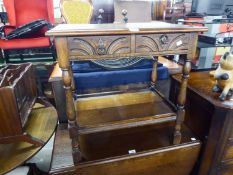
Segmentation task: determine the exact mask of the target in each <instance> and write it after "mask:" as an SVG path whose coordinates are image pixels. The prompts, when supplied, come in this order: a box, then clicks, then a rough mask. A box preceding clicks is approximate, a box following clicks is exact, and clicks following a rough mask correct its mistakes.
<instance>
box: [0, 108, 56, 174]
mask: <svg viewBox="0 0 233 175" xmlns="http://www.w3.org/2000/svg"><path fill="white" fill-rule="evenodd" d="M56 126H57V112H56V109H55V108H54V107H44V106H41V105H40V104H36V105H35V106H34V109H33V110H32V112H31V114H30V116H29V119H28V121H27V123H26V125H25V127H24V130H25V132H27V133H29V134H30V135H31V136H33V137H35V138H37V139H40V140H41V141H43V142H44V144H46V143H47V142H48V140H49V139H50V138H51V136H52V135H53V133H54V131H55V128H56ZM43 146H44V145H43ZM43 146H39V147H36V146H33V145H31V144H29V143H26V142H18V143H13V144H1V145H0V155H1V156H0V174H4V173H7V172H9V171H10V170H12V169H14V168H15V167H17V166H19V165H21V164H22V163H24V162H25V161H27V160H28V159H30V158H31V157H32V156H33V155H35V154H36V153H37V152H38V151H39V150H40V149H41V148H42V147H43Z"/></svg>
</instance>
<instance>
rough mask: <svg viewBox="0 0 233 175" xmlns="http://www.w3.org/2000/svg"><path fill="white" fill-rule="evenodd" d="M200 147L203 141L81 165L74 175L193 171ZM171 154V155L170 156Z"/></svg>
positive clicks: (165, 174)
mask: <svg viewBox="0 0 233 175" xmlns="http://www.w3.org/2000/svg"><path fill="white" fill-rule="evenodd" d="M199 150H200V143H198V142H196V143H190V144H185V145H178V146H173V147H168V148H165V149H159V150H154V151H147V152H144V153H140V154H136V155H131V156H130V155H129V156H123V157H118V158H115V159H111V160H107V159H106V160H103V161H100V162H93V163H91V162H90V163H87V164H81V165H78V166H77V167H76V168H75V170H74V171H73V172H70V173H68V172H67V173H64V174H72V175H75V174H77V175H105V174H109V175H110V174H111V175H141V174H144V175H152V174H156V175H168V174H173V173H174V172H176V174H179V175H188V174H190V172H191V170H192V168H193V166H194V163H195V161H196V159H197V156H198V153H199ZM168 157H169V158H168Z"/></svg>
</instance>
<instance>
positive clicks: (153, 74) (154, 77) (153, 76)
mask: <svg viewBox="0 0 233 175" xmlns="http://www.w3.org/2000/svg"><path fill="white" fill-rule="evenodd" d="M157 66H158V57H153V67H152V72H151V87H155V83H156V81H157Z"/></svg>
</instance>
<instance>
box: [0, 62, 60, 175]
mask: <svg viewBox="0 0 233 175" xmlns="http://www.w3.org/2000/svg"><path fill="white" fill-rule="evenodd" d="M0 106H1V108H0V120H1V122H0V155H1V156H0V174H2V173H6V172H8V171H10V170H12V169H13V168H15V167H17V166H19V165H20V164H22V163H23V162H25V161H26V160H28V159H29V158H30V157H31V156H33V155H34V154H35V153H36V152H38V151H39V150H40V149H41V148H42V146H44V145H45V143H46V142H47V141H48V140H49V138H50V137H51V136H52V134H53V132H54V130H55V128H56V125H57V113H56V110H55V108H54V107H52V105H51V104H50V103H48V102H47V101H45V100H43V99H41V98H39V97H37V88H36V82H35V76H34V69H33V65H32V64H30V63H27V64H22V65H7V66H6V67H4V68H2V69H1V70H0Z"/></svg>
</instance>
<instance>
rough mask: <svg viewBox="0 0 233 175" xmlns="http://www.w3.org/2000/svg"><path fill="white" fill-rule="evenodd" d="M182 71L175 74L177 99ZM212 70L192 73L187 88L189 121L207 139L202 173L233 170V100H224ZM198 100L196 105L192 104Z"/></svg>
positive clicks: (222, 174)
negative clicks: (216, 85) (213, 90)
mask: <svg viewBox="0 0 233 175" xmlns="http://www.w3.org/2000/svg"><path fill="white" fill-rule="evenodd" d="M180 82H181V75H175V76H173V78H172V85H171V93H170V99H171V100H172V101H175V100H176V98H177V94H178V92H179V88H180ZM214 84H215V80H214V79H213V77H211V76H210V75H209V72H193V73H191V74H190V79H189V82H188V91H187V102H186V116H185V123H186V124H187V125H188V126H189V127H190V128H191V129H192V131H193V132H194V133H195V134H197V136H199V138H200V139H201V141H202V142H203V148H202V152H201V154H200V155H201V156H200V158H199V162H200V166H199V169H198V172H196V174H198V175H213V174H214V175H215V174H218V175H230V174H233V162H232V160H233V151H232V150H233V142H232V136H233V127H232V126H233V110H232V109H233V102H232V99H233V98H232V97H228V100H226V101H224V102H221V101H220V100H219V99H218V96H219V93H214V92H212V87H213V85H214ZM192 104H195V105H192Z"/></svg>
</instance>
